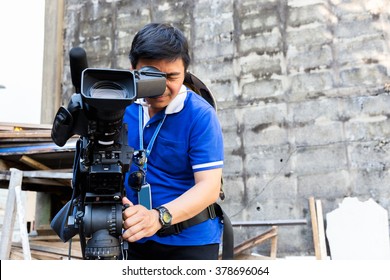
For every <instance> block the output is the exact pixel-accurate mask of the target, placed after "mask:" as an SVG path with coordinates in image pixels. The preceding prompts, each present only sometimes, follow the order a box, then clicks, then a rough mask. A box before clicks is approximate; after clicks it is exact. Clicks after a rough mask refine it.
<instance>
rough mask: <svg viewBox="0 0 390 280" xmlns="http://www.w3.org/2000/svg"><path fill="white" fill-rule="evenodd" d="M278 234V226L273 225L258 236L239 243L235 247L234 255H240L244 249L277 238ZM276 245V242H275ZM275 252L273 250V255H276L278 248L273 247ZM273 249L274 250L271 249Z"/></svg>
mask: <svg viewBox="0 0 390 280" xmlns="http://www.w3.org/2000/svg"><path fill="white" fill-rule="evenodd" d="M277 234H278V230H277V227H276V226H273V227H272V228H270V229H269V230H267V231H265V232H263V233H261V234H259V235H258V236H255V237H253V238H251V239H249V240H246V241H244V242H243V243H241V244H239V245H238V246H235V247H234V255H239V254H241V253H242V252H243V251H245V250H248V249H251V248H253V247H255V246H257V245H259V244H261V243H263V242H264V241H266V240H268V239H272V238H276V236H277ZM274 245H275V246H276V243H275V244H274ZM273 250H274V252H272V254H273V255H276V248H273ZM271 251H272V250H271Z"/></svg>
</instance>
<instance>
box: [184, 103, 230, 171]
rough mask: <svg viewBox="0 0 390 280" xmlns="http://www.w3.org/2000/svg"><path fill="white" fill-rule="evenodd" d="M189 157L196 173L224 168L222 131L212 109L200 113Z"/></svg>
mask: <svg viewBox="0 0 390 280" xmlns="http://www.w3.org/2000/svg"><path fill="white" fill-rule="evenodd" d="M189 155H190V160H191V165H192V169H193V171H194V172H197V171H203V170H209V169H215V168H222V167H223V160H224V146H223V135H222V129H221V125H220V123H219V120H218V117H217V114H216V112H215V110H214V109H213V108H212V107H209V108H207V109H206V110H204V111H203V112H202V113H200V114H199V115H198V117H197V119H196V120H195V122H194V123H193V128H192V132H191V141H190V151H189Z"/></svg>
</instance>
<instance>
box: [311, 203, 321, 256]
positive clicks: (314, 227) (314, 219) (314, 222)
mask: <svg viewBox="0 0 390 280" xmlns="http://www.w3.org/2000/svg"><path fill="white" fill-rule="evenodd" d="M309 207H310V217H311V227H312V232H313V243H314V253H315V256H316V259H317V260H320V259H321V248H320V242H319V235H318V221H317V211H316V205H315V200H314V197H312V196H311V197H310V198H309Z"/></svg>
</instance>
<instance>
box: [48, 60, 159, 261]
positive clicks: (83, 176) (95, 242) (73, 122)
mask: <svg viewBox="0 0 390 280" xmlns="http://www.w3.org/2000/svg"><path fill="white" fill-rule="evenodd" d="M85 59H86V58H85ZM71 70H72V69H71ZM73 70H74V69H73ZM76 70H80V69H76ZM79 72H81V80H80V82H81V84H80V85H78V84H76V85H75V88H76V90H77V88H78V86H79V89H80V93H75V94H73V95H72V97H71V100H70V101H69V104H68V106H67V107H66V108H65V107H61V108H60V109H59V110H58V112H57V114H56V116H55V119H54V122H53V128H52V139H53V141H54V143H56V144H57V145H58V146H63V145H65V144H66V142H67V141H68V140H69V138H71V137H72V136H73V135H79V136H80V138H79V139H78V141H77V143H76V152H75V157H74V164H73V179H72V187H73V193H72V198H71V200H70V201H69V202H68V203H67V204H66V205H65V206H64V207H63V208H62V209H61V210H60V211H59V212H58V213H57V215H56V216H55V217H54V219H53V220H52V222H51V227H52V228H53V230H54V231H55V232H56V233H57V234H58V236H59V237H60V238H61V239H62V241H64V242H67V241H68V240H69V239H71V238H72V237H73V236H75V235H76V234H79V236H80V243H81V247H82V251H83V258H84V259H118V258H119V257H120V256H121V250H122V241H121V234H122V211H123V207H122V197H123V196H124V195H125V188H124V176H125V173H126V172H127V171H128V170H129V166H130V164H131V161H132V157H133V152H134V149H133V148H132V147H130V146H128V141H127V137H128V127H127V125H126V124H125V123H123V115H124V112H125V109H126V107H127V106H130V105H131V104H132V103H133V102H134V101H135V100H136V99H137V98H144V97H155V96H159V95H162V94H163V93H164V91H165V88H166V78H165V74H164V73H161V72H159V71H158V70H157V69H156V68H153V67H145V68H142V69H140V70H138V71H128V70H115V69H98V68H85V69H82V71H79ZM72 80H73V78H72ZM74 84H75V83H74Z"/></svg>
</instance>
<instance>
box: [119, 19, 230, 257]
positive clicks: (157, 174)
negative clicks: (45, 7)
mask: <svg viewBox="0 0 390 280" xmlns="http://www.w3.org/2000/svg"><path fill="white" fill-rule="evenodd" d="M129 57H130V61H131V65H132V68H133V69H134V70H135V69H140V68H142V67H144V66H152V67H155V68H157V69H158V70H159V71H160V72H163V73H165V74H166V89H165V92H164V94H163V95H161V96H159V97H157V98H145V100H137V102H136V103H134V104H132V105H131V106H129V107H128V108H127V109H126V113H125V116H124V122H125V123H127V124H128V128H129V145H130V146H131V147H133V148H134V149H135V150H136V151H138V150H145V151H146V152H145V154H146V157H147V161H146V164H143V162H142V160H141V163H138V166H137V164H134V163H136V161H137V160H133V165H132V167H131V169H130V171H129V172H128V174H127V177H126V178H127V180H126V193H127V197H126V198H123V204H124V205H126V206H127V208H126V209H125V210H124V211H123V229H124V232H123V235H122V236H123V239H124V240H126V241H128V242H129V250H128V257H127V258H128V259H171V260H174V259H217V258H218V252H219V243H220V241H221V233H222V230H223V225H222V223H221V219H220V217H218V216H216V215H215V212H214V206H213V204H214V203H215V202H216V200H217V199H218V196H219V193H220V188H221V176H222V167H223V138H222V131H221V127H220V124H219V121H218V118H217V115H216V112H215V110H214V108H213V107H212V106H210V105H209V104H208V103H207V102H206V101H205V100H204V99H203V98H202V97H201V96H199V95H197V94H196V93H194V92H193V91H191V90H189V89H188V88H186V87H185V86H184V85H183V82H184V77H185V73H186V71H187V69H188V66H189V63H190V56H189V53H188V43H187V40H186V38H185V37H184V35H183V33H182V32H181V31H180V30H178V29H177V28H175V27H173V26H171V25H168V24H157V23H152V24H148V25H146V26H145V27H144V28H143V29H141V30H140V31H139V32H138V33H137V34H136V36H135V37H134V40H133V43H132V47H131V51H130V55H129ZM144 156H145V155H144ZM137 170H138V171H137ZM133 175H134V176H135V177H137V176H139V175H145V176H144V177H145V178H141V181H138V183H139V184H138V186H134V184H135V185H137V180H135V182H134V180H133V179H134V178H133V177H134V176H133ZM141 177H143V176H141ZM127 182H129V183H130V184H127ZM140 182H141V183H140ZM140 185H141V186H142V187H141V190H139V187H140ZM149 185H150V188H149ZM137 188H138V189H137ZM140 193H142V196H141V195H140ZM141 197H143V198H141ZM145 197H146V200H148V197H149V199H150V200H151V209H149V208H148V203H146V204H145V203H142V201H141V200H144V198H145Z"/></svg>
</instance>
